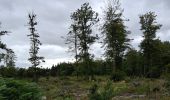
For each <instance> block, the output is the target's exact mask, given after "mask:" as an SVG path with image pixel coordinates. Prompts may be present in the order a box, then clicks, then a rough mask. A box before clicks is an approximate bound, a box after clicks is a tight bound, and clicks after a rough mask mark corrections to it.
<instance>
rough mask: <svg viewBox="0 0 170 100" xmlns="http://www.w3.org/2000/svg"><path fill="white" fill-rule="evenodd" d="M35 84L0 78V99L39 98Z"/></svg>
mask: <svg viewBox="0 0 170 100" xmlns="http://www.w3.org/2000/svg"><path fill="white" fill-rule="evenodd" d="M41 97H42V95H41V92H40V90H39V88H38V87H37V85H36V84H34V83H28V82H24V81H19V80H14V79H3V78H0V100H41Z"/></svg>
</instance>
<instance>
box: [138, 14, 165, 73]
mask: <svg viewBox="0 0 170 100" xmlns="http://www.w3.org/2000/svg"><path fill="white" fill-rule="evenodd" d="M156 16H157V15H155V13H154V12H148V13H146V14H144V15H141V16H140V24H141V31H142V32H143V38H144V40H143V41H142V42H141V44H140V48H141V51H142V53H143V56H144V63H145V65H144V73H145V74H146V72H148V71H149V67H151V66H152V63H153V61H152V58H153V57H154V55H152V52H153V50H154V49H153V48H154V45H153V42H154V39H155V38H156V32H157V31H158V30H159V29H160V28H161V26H162V25H160V24H157V22H156Z"/></svg>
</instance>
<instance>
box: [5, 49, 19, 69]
mask: <svg viewBox="0 0 170 100" xmlns="http://www.w3.org/2000/svg"><path fill="white" fill-rule="evenodd" d="M6 51H7V54H6V55H5V57H4V61H5V65H6V66H7V67H14V66H15V60H16V55H15V53H14V51H13V50H12V49H6Z"/></svg>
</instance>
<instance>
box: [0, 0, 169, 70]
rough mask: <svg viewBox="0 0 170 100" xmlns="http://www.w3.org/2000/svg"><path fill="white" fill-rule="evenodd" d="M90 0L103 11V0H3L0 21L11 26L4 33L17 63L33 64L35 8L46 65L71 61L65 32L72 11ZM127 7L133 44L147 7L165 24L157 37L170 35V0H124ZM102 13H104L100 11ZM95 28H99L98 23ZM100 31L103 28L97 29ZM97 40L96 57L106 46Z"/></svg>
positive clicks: (136, 44)
mask: <svg viewBox="0 0 170 100" xmlns="http://www.w3.org/2000/svg"><path fill="white" fill-rule="evenodd" d="M87 1H89V2H90V4H91V5H92V7H93V8H94V9H95V10H96V11H97V12H98V13H99V14H102V9H101V7H104V5H103V4H104V0H44V1H42V0H0V22H2V30H9V31H11V32H12V33H10V34H9V35H8V36H5V37H3V38H2V39H3V41H4V42H5V43H7V45H8V46H9V47H10V48H12V49H14V51H15V52H16V54H17V56H18V61H17V66H19V67H21V66H30V63H29V62H28V61H27V59H28V57H29V53H28V52H29V48H30V46H29V38H28V37H27V34H29V30H28V27H27V26H26V25H27V21H28V18H27V15H28V13H29V12H31V11H34V12H35V13H36V14H37V21H38V26H37V30H38V33H39V34H40V40H41V42H42V43H43V45H42V47H41V49H40V55H42V56H44V57H45V58H46V61H47V62H46V63H45V64H42V65H44V66H50V65H52V64H53V63H58V62H60V61H72V59H73V56H71V54H69V53H67V52H66V51H67V45H65V43H64V39H62V38H61V37H62V36H66V34H67V33H68V31H69V29H68V28H69V26H70V22H71V20H70V14H71V13H72V12H74V11H75V10H76V9H77V8H79V7H80V6H81V4H83V3H84V2H87ZM121 3H122V8H124V16H125V18H127V19H130V21H129V22H126V25H127V26H128V29H129V30H130V31H131V32H132V34H131V35H129V37H130V38H134V40H133V41H131V44H132V45H133V46H134V47H135V48H137V47H138V45H139V43H140V41H141V40H142V38H141V37H142V33H141V31H140V24H139V14H144V13H146V12H148V11H155V12H156V14H157V15H158V18H157V19H158V23H160V24H163V27H162V28H161V30H160V31H158V37H160V39H162V40H168V39H169V38H170V35H169V34H170V24H169V22H170V19H169V15H170V10H169V9H170V8H169V5H170V1H169V0H140V1H138V0H121ZM100 17H101V15H100ZM94 29H98V27H95V28H94ZM95 32H96V33H100V31H95ZM100 47H101V45H100V44H98V43H96V44H94V45H92V47H91V49H92V50H91V53H94V54H95V56H96V58H100V57H103V55H102V54H103V53H104V50H103V49H101V48H100Z"/></svg>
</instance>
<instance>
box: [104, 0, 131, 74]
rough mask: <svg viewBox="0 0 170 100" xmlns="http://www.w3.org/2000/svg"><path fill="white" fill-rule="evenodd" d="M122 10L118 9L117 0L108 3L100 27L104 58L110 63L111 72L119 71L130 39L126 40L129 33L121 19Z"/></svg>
mask: <svg viewBox="0 0 170 100" xmlns="http://www.w3.org/2000/svg"><path fill="white" fill-rule="evenodd" d="M122 14H123V10H122V9H121V8H120V3H119V0H113V1H110V2H108V5H107V8H106V9H105V10H104V18H103V20H104V24H103V25H102V28H101V29H102V35H103V37H104V41H103V47H104V48H105V56H106V58H107V59H108V60H109V61H111V62H112V64H113V71H116V69H120V68H121V66H122V58H123V56H124V51H125V50H126V49H127V48H128V46H129V41H130V39H128V38H127V35H128V33H130V32H129V31H127V30H126V26H125V25H124V21H127V20H125V19H123V18H122V17H123V15H122Z"/></svg>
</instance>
